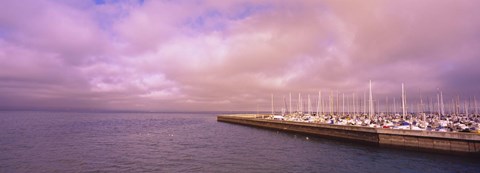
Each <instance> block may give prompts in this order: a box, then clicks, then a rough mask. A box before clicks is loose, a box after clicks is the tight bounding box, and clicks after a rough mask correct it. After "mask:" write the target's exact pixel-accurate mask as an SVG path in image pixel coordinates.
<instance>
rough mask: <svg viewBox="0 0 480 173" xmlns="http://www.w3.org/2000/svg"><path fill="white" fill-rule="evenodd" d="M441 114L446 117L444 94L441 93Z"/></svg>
mask: <svg viewBox="0 0 480 173" xmlns="http://www.w3.org/2000/svg"><path fill="white" fill-rule="evenodd" d="M440 112H441V113H442V115H445V105H444V104H443V92H442V91H440Z"/></svg>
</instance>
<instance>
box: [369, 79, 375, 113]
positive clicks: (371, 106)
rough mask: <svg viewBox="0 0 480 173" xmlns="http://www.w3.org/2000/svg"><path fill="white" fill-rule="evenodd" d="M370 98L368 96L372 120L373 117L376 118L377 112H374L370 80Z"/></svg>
mask: <svg viewBox="0 0 480 173" xmlns="http://www.w3.org/2000/svg"><path fill="white" fill-rule="evenodd" d="M369 89H370V90H369V96H368V99H369V105H370V108H369V112H370V119H372V117H373V116H374V114H375V112H374V110H373V94H372V81H371V80H370V87H369Z"/></svg>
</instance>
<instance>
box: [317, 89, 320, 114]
mask: <svg viewBox="0 0 480 173" xmlns="http://www.w3.org/2000/svg"><path fill="white" fill-rule="evenodd" d="M320 96H321V94H320V91H318V99H317V116H320V101H321V100H320Z"/></svg>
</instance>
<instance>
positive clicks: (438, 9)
mask: <svg viewBox="0 0 480 173" xmlns="http://www.w3.org/2000/svg"><path fill="white" fill-rule="evenodd" d="M479 5H480V4H479V2H478V1H474V0H462V1H455V2H453V1H446V0H445V1H443V0H442V1H421V2H418V1H410V0H407V1H375V0H371V1H362V2H356V1H329V0H326V1H309V0H305V1H295V2H293V1H292V2H289V1H273V0H262V1H222V2H218V1H210V0H205V1H136V0H132V1H128V0H125V1H109V0H106V1H83V0H78V1H77V0H73V1H57V0H40V1H36V0H35V1H34V0H31V1H22V2H17V1H6V2H2V5H1V6H0V61H1V62H2V63H0V105H1V106H0V108H1V109H85V110H146V111H161V110H168V111H175V110H181V111H195V110H255V109H256V107H257V105H259V107H260V108H261V109H269V98H270V93H274V94H276V96H277V98H278V99H281V97H282V96H283V95H287V94H288V93H289V92H293V93H298V92H301V93H304V94H306V93H311V94H315V93H316V92H318V90H323V91H328V90H339V91H341V92H347V93H351V92H357V93H359V94H363V91H364V90H365V89H366V88H367V84H368V80H373V81H374V87H375V96H376V97H379V98H383V97H386V96H389V97H394V96H395V97H399V95H400V84H401V83H402V82H404V83H406V85H407V89H408V91H409V93H411V95H410V96H409V98H410V99H416V98H417V97H419V95H420V94H415V93H422V94H423V95H433V94H435V92H436V91H437V88H440V89H441V90H443V91H444V93H445V95H446V96H447V97H451V96H455V95H457V94H458V95H461V96H462V97H464V98H467V97H470V96H473V95H475V94H478V86H479V84H480V83H479V82H478V81H479V80H477V79H476V78H477V76H478V74H480V70H478V68H476V67H477V66H478V65H479V64H480V63H479V60H478V57H479V55H480V47H479V46H480V40H479V38H480V37H479V36H480V20H478V19H477V18H478V16H480V12H479V11H478V10H477V9H476V7H478V6H479Z"/></svg>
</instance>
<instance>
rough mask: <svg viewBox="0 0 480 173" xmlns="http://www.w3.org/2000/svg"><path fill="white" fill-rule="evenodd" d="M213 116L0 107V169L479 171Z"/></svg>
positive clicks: (474, 165)
mask: <svg viewBox="0 0 480 173" xmlns="http://www.w3.org/2000/svg"><path fill="white" fill-rule="evenodd" d="M216 115H217V114H214V113H195V114H194V113H65V112H0V172H389V173H392V172H435V173H438V172H480V164H479V163H480V162H478V160H477V159H478V158H467V157H462V156H449V155H441V154H432V153H419V152H414V151H403V150H398V149H390V148H381V147H376V146H368V145H361V144H353V143H348V142H343V141H336V140H331V139H322V138H316V137H312V136H307V135H300V134H295V133H285V132H278V131H275V130H265V129H260V128H253V127H247V126H241V125H234V124H228V123H221V122H217V121H216ZM307 137H308V139H307Z"/></svg>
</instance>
